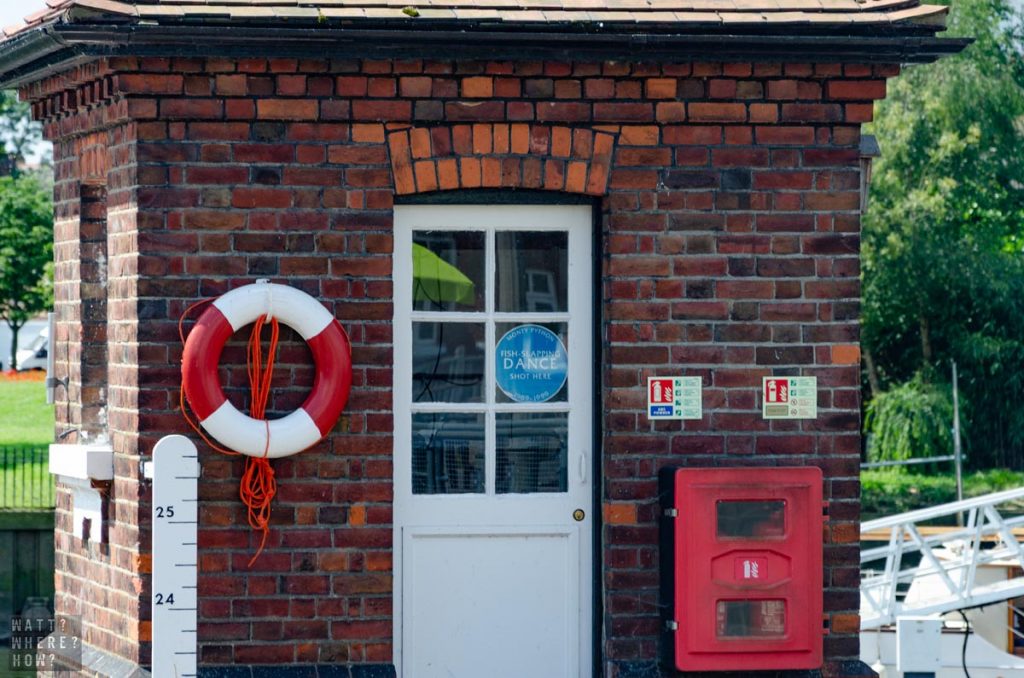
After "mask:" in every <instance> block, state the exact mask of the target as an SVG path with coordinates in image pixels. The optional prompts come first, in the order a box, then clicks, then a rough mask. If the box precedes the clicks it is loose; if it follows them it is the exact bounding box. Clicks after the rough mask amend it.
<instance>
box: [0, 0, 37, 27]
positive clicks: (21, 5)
mask: <svg viewBox="0 0 1024 678" xmlns="http://www.w3.org/2000/svg"><path fill="white" fill-rule="evenodd" d="M44 7H46V0H0V28H4V27H6V26H13V25H14V24H17V23H21V20H22V19H23V18H25V17H27V16H28V15H29V14H35V13H36V12H38V11H39V10H41V9H43V8H44Z"/></svg>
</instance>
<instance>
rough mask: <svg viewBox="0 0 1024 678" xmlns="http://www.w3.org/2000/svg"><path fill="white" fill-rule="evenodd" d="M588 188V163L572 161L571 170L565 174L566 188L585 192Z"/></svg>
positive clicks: (571, 191) (575, 191)
mask: <svg viewBox="0 0 1024 678" xmlns="http://www.w3.org/2000/svg"><path fill="white" fill-rule="evenodd" d="M586 188H587V163H585V162H570V163H569V171H568V172H566V175H565V190H566V191H568V192H570V193H583V191H584V190H586Z"/></svg>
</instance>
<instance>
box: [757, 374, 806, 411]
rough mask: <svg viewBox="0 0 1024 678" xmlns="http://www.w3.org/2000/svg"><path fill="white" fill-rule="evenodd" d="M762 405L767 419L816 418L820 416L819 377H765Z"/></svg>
mask: <svg viewBox="0 0 1024 678" xmlns="http://www.w3.org/2000/svg"><path fill="white" fill-rule="evenodd" d="M761 406H762V411H761V412H762V416H763V417H764V418H765V419H814V418H816V417H817V416H818V378H817V377H764V382H763V388H762V389H761Z"/></svg>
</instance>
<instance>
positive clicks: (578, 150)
mask: <svg viewBox="0 0 1024 678" xmlns="http://www.w3.org/2000/svg"><path fill="white" fill-rule="evenodd" d="M593 154H594V133H593V132H591V131H590V130H589V129H578V130H576V131H574V132H573V133H572V157H574V158H576V159H578V160H590V156H591V155H593Z"/></svg>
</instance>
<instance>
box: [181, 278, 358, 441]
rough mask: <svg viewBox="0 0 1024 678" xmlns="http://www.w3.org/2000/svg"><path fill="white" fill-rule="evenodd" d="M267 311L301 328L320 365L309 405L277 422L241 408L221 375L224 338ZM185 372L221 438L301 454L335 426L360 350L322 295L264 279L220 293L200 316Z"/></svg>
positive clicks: (191, 398) (196, 404)
mask: <svg viewBox="0 0 1024 678" xmlns="http://www.w3.org/2000/svg"><path fill="white" fill-rule="evenodd" d="M260 316H270V317H274V318H277V320H278V321H279V322H281V323H284V324H285V325H287V326H288V327H291V328H292V329H293V330H295V331H296V332H298V333H299V334H300V335H301V336H302V338H303V339H305V340H306V343H307V344H309V348H310V350H311V351H312V352H313V362H314V363H315V364H316V377H315V378H314V380H313V390H312V391H310V394H309V397H307V398H306V401H305V402H304V403H303V404H302V406H301V407H300V408H299V409H297V410H295V411H294V412H292V413H290V414H288V415H287V416H285V417H283V418H281V419H274V420H271V421H269V422H266V421H262V420H257V419H253V418H252V417H249V416H247V415H245V414H242V413H241V412H239V411H238V409H237V408H235V406H234V405H232V404H231V402H230V401H229V400H228V399H227V396H225V395H224V389H222V388H221V385H220V379H219V376H218V374H217V365H218V363H219V362H220V356H221V352H222V351H223V349H224V344H225V343H227V341H228V339H229V338H230V337H231V335H232V334H233V333H234V332H236V331H237V330H238V329H240V328H242V327H245V326H246V325H249V324H250V323H253V322H255V321H256V319H257V318H259V317H260ZM181 378H182V389H183V390H184V393H185V397H186V398H187V399H188V403H189V405H190V406H191V407H192V410H193V411H194V412H195V413H196V415H197V416H198V417H199V421H200V424H201V425H202V427H203V428H204V429H206V431H207V432H208V433H209V434H210V435H211V436H212V437H213V438H215V439H216V440H217V441H218V442H219V443H221V444H222V445H224V446H225V447H228V448H230V449H232V450H235V451H236V452H241V453H242V454H247V455H249V456H252V457H262V456H264V455H265V456H267V457H269V458H271V459H274V458H277V457H285V456H288V455H290V454H295V453H296V452H301V451H302V450H305V449H306V448H308V447H310V446H312V445H315V444H316V443H317V442H318V441H319V440H321V439H322V438H323V437H325V436H326V435H327V434H328V433H329V432H330V430H331V428H332V427H333V426H334V423H335V422H336V421H337V420H338V417H339V416H340V415H341V411H342V410H343V409H344V408H345V403H346V402H347V401H348V394H349V391H350V390H351V388H352V348H351V344H349V340H348V336H347V335H346V334H345V330H343V329H342V327H341V325H340V324H339V323H338V321H337V320H336V319H335V318H334V316H333V315H332V314H331V313H330V311H328V310H327V309H326V308H324V306H323V304H321V303H320V302H318V301H317V300H316V299H314V298H313V297H311V296H309V295H308V294H306V293H305V292H301V291H299V290H297V289H295V288H292V287H288V286H286V285H275V284H271V283H266V282H258V283H256V284H254V285H245V286H244V287H239V288H237V289H234V290H232V291H230V292H228V293H227V294H225V295H224V296H222V297H219V298H218V299H216V300H215V301H214V302H213V303H211V304H210V306H209V307H208V308H207V309H206V310H205V311H204V312H203V314H202V315H201V316H199V320H198V321H197V322H196V325H195V326H194V327H193V328H192V331H191V332H189V335H188V340H187V341H186V342H185V351H184V355H183V356H182V361H181ZM268 434H269V435H270V442H269V445H268V443H267V435H268Z"/></svg>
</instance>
